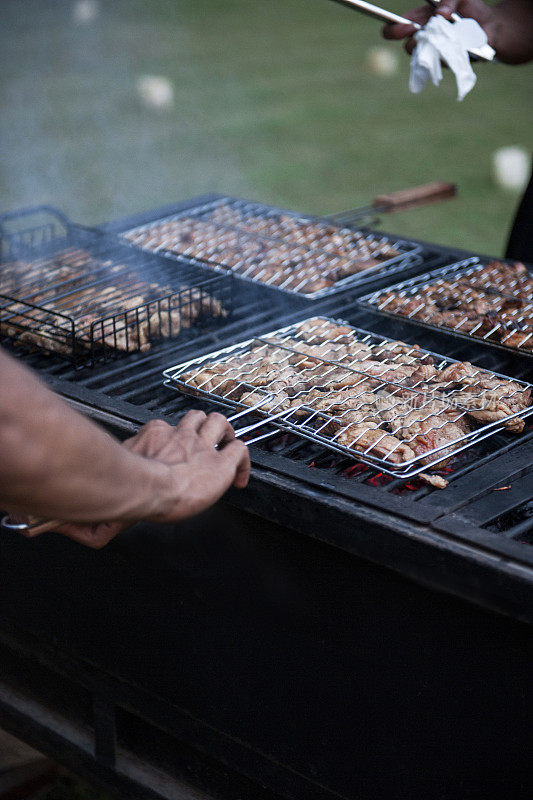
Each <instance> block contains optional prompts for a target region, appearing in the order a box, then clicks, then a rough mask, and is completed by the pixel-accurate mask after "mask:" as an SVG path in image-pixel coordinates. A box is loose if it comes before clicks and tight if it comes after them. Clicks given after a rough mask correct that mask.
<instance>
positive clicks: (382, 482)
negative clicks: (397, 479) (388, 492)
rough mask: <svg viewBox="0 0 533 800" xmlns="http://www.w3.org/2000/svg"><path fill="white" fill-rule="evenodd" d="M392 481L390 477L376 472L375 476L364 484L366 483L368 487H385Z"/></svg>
mask: <svg viewBox="0 0 533 800" xmlns="http://www.w3.org/2000/svg"><path fill="white" fill-rule="evenodd" d="M393 480H394V478H393V477H392V475H385V473H384V472H378V474H377V475H373V476H372V478H369V479H368V480H366V481H365V483H367V484H368V485H369V486H386V485H387V484H388V483H390V482H391V481H393Z"/></svg>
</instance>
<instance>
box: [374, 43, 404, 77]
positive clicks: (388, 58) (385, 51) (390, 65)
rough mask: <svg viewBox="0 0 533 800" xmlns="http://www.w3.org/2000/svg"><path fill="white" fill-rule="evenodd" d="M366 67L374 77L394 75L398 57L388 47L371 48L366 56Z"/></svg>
mask: <svg viewBox="0 0 533 800" xmlns="http://www.w3.org/2000/svg"><path fill="white" fill-rule="evenodd" d="M366 66H367V69H368V70H369V71H370V72H373V73H374V75H395V74H396V73H397V72H398V56H397V55H396V53H395V51H394V50H392V49H390V48H388V47H371V48H370V50H369V51H368V53H367V56H366Z"/></svg>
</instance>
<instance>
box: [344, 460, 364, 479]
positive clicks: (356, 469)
mask: <svg viewBox="0 0 533 800" xmlns="http://www.w3.org/2000/svg"><path fill="white" fill-rule="evenodd" d="M368 470H369V467H367V465H366V464H361V463H358V464H352V466H351V467H348V468H347V469H345V470H344V475H346V477H347V478H353V477H354V476H355V475H360V474H361V473H362V472H368Z"/></svg>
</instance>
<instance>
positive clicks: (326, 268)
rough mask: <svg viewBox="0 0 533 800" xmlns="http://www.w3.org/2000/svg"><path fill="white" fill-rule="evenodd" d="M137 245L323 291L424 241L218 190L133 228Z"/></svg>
mask: <svg viewBox="0 0 533 800" xmlns="http://www.w3.org/2000/svg"><path fill="white" fill-rule="evenodd" d="M124 236H125V238H126V239H127V240H129V241H130V242H132V243H133V244H134V245H136V246H138V247H141V248H142V249H144V250H148V251H151V252H157V253H164V254H165V255H184V256H188V257H193V258H196V259H199V260H202V261H203V262H204V263H205V264H207V265H208V266H210V267H212V268H214V269H223V270H228V269H229V270H231V271H232V272H234V273H235V274H237V275H239V277H242V278H245V279H248V280H251V281H254V282H259V283H262V284H266V285H268V286H271V287H273V288H275V289H278V290H281V291H284V292H289V293H291V294H298V295H301V296H303V297H306V298H309V299H318V298H321V297H325V296H328V295H330V294H333V293H335V292H337V291H339V290H341V289H343V288H345V287H350V286H353V285H361V284H366V283H368V282H369V281H371V280H373V279H375V277H376V273H379V274H380V275H381V274H382V273H383V272H386V273H387V274H391V275H392V274H395V273H397V272H398V271H400V270H401V269H403V268H405V266H406V265H407V264H413V263H418V260H419V254H420V252H421V249H422V248H421V247H420V246H419V245H416V244H414V243H410V242H406V241H402V240H397V241H395V240H391V239H389V238H387V237H385V236H380V235H378V234H372V233H368V232H363V231H357V230H354V229H352V228H349V227H339V226H338V225H335V224H333V223H332V222H331V221H328V220H327V219H322V218H318V217H311V216H301V215H297V214H295V213H293V212H290V211H285V210H281V209H278V208H274V207H270V206H266V205H263V204H260V203H253V202H248V201H244V200H237V199H235V198H230V197H221V198H216V199H215V200H210V201H208V202H204V203H201V204H199V205H197V206H193V207H191V208H188V209H186V210H183V211H181V212H179V213H177V214H172V215H170V216H166V217H163V218H160V219H157V220H154V221H151V222H149V223H147V224H144V225H141V226H138V227H136V228H133V229H131V230H129V231H127V232H126V233H125V234H124Z"/></svg>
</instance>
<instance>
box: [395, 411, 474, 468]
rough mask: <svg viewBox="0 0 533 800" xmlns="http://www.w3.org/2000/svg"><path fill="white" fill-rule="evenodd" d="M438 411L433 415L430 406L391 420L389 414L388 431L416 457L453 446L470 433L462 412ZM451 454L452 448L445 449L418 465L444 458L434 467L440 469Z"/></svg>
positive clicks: (429, 456)
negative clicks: (401, 441)
mask: <svg viewBox="0 0 533 800" xmlns="http://www.w3.org/2000/svg"><path fill="white" fill-rule="evenodd" d="M437 410H438V413H434V411H435V408H434V407H431V405H430V407H423V408H418V409H414V410H412V411H409V412H408V413H405V414H401V415H400V416H398V417H394V416H393V414H392V413H390V414H389V415H388V416H389V423H388V428H389V430H390V431H391V433H392V434H393V435H394V436H397V437H398V438H399V439H403V440H405V441H406V442H407V443H408V444H409V446H410V447H411V448H412V450H413V452H414V453H415V455H416V456H421V455H423V454H424V453H429V452H430V451H432V450H434V449H436V448H438V447H442V446H443V445H446V444H453V443H455V442H457V441H458V440H461V439H462V438H463V437H464V436H465V434H466V433H468V432H469V427H468V424H467V422H466V420H465V419H464V412H463V411H455V410H453V409H450V408H448V409H446V410H441V409H440V408H438V409H437ZM453 452H454V448H453V447H451V448H445V449H443V450H441V451H440V452H439V453H433V454H432V455H428V457H427V458H424V459H422V461H421V463H422V464H431V463H432V462H433V461H435V458H439V457H440V456H444V457H445V458H444V460H443V461H439V463H438V465H435V466H436V467H437V468H439V467H443V466H445V465H446V464H447V463H448V460H449V459H448V458H447V457H448V456H450V455H452V454H453Z"/></svg>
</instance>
